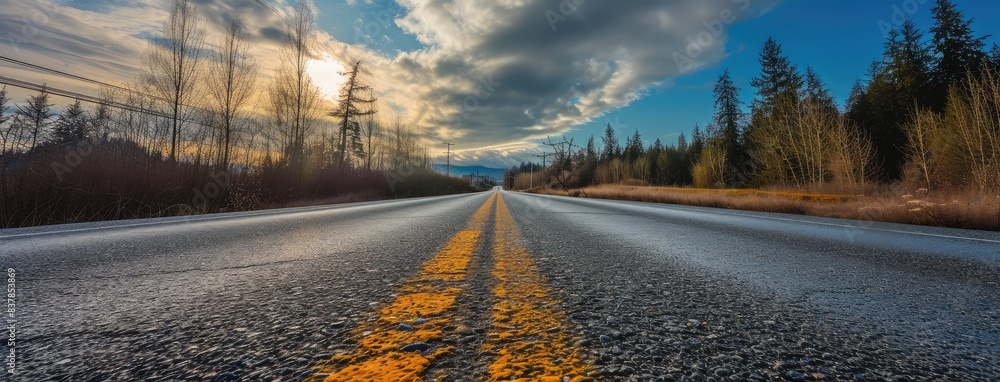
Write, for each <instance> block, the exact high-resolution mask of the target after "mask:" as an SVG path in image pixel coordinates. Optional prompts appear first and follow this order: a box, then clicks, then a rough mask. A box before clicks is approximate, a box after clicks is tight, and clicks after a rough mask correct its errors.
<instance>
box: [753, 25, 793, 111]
mask: <svg viewBox="0 0 1000 382" xmlns="http://www.w3.org/2000/svg"><path fill="white" fill-rule="evenodd" d="M759 62H760V77H757V78H754V79H753V80H751V81H750V85H752V86H753V87H755V88H757V98H756V99H754V102H753V105H752V107H753V110H754V113H757V112H764V113H770V110H772V109H773V108H774V107H775V105H776V104H777V103H778V102H779V100H780V98H781V97H788V99H798V98H799V97H798V92H799V90H800V89H801V88H802V85H803V80H802V75H800V74H799V72H798V68H797V67H796V66H795V65H794V64H792V62H791V61H790V60H789V59H788V56H785V54H784V53H783V52H782V50H781V44H778V42H777V41H775V40H774V38H773V37H768V38H767V41H766V42H765V43H764V48H763V49H761V52H760V59H759Z"/></svg>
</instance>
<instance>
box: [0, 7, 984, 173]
mask: <svg viewBox="0 0 1000 382" xmlns="http://www.w3.org/2000/svg"><path fill="white" fill-rule="evenodd" d="M192 1H193V2H194V3H196V4H197V5H198V7H199V12H200V13H201V14H202V15H203V16H204V17H205V20H206V29H207V30H208V35H209V38H208V39H209V41H210V42H211V41H212V39H213V37H214V36H218V35H219V34H220V32H221V31H222V29H223V26H224V25H225V23H226V22H228V21H229V20H230V19H231V18H232V17H233V16H234V15H239V16H240V17H241V18H243V20H244V22H245V23H246V24H247V25H248V26H249V28H250V29H251V34H252V43H253V54H254V55H255V57H257V59H258V60H259V63H260V65H261V69H262V77H263V78H262V82H264V83H266V82H267V81H269V79H270V78H269V73H270V72H271V70H273V68H275V67H277V66H278V64H279V62H278V61H277V60H278V58H277V57H278V55H277V54H276V52H277V50H278V44H279V42H280V40H281V25H282V22H281V17H282V16H283V15H286V14H287V13H288V12H290V10H291V9H292V7H293V6H295V4H296V1H297V0H260V1H259V2H258V1H256V0H192ZM261 3H263V4H264V6H262V5H261ZM956 3H957V4H958V7H959V8H960V9H961V10H962V11H964V12H965V14H966V16H970V17H973V18H974V19H975V22H974V24H973V27H974V29H975V30H976V32H977V33H978V34H980V35H990V34H994V33H997V31H996V29H997V28H996V26H997V25H1000V12H998V11H1000V4H998V3H997V2H994V1H974V0H956ZM0 6H2V7H3V9H4V13H3V14H0V32H2V33H0V37H3V36H6V38H0V39H2V40H4V41H2V42H0V56H3V57H8V58H14V59H17V60H21V61H26V62H29V63H33V64H38V65H44V66H48V67H50V68H53V69H58V70H63V71H66V72H69V73H72V74H75V75H79V76H84V77H87V78H92V79H98V80H101V81H106V82H110V83H121V82H124V81H131V80H134V79H135V77H136V75H137V73H138V68H139V67H140V66H141V64H142V63H141V56H142V52H143V51H144V50H145V49H146V47H147V45H148V42H149V40H150V39H151V38H154V37H155V36H157V35H158V34H159V33H160V30H161V28H162V24H163V21H164V20H165V19H166V15H167V12H168V10H169V6H170V1H167V0H58V1H56V0H0ZM265 6H266V7H265ZM931 7H933V0H892V1H889V0H842V1H836V2H834V1H801V0H800V1H794V0H784V1H782V0H630V1H610V0H398V1H392V0H332V1H322V0H321V1H317V4H316V8H317V11H318V17H317V27H318V30H319V32H318V33H319V38H318V40H319V43H318V46H317V47H316V49H315V52H314V56H315V60H314V62H313V63H312V65H311V66H310V73H311V74H312V76H313V78H314V79H315V80H316V82H317V84H318V85H319V86H320V87H321V89H323V91H324V93H325V94H326V96H327V97H328V98H330V99H333V98H335V97H336V93H337V89H338V87H339V85H340V83H341V82H342V81H343V78H342V76H341V75H340V74H339V72H340V71H342V70H343V67H344V65H345V64H349V63H353V62H358V61H360V62H362V67H363V68H364V70H365V77H364V78H365V80H366V81H367V82H369V83H370V84H371V85H372V86H373V87H374V88H375V89H376V91H377V95H378V97H379V99H380V100H381V101H382V102H383V104H384V106H383V108H382V110H386V111H388V110H391V111H393V112H394V113H395V114H398V115H399V117H400V118H403V119H404V120H405V121H406V122H407V123H409V124H411V125H413V126H415V127H417V128H419V129H420V131H421V132H422V134H423V135H424V137H425V138H426V142H427V144H428V145H429V147H431V148H432V155H433V156H434V160H435V162H442V163H443V162H444V159H445V158H444V153H445V146H444V145H443V144H441V143H440V142H442V141H450V142H453V143H455V146H454V147H453V148H452V150H453V153H452V163H454V164H459V165H483V166H488V167H505V166H510V165H513V164H516V163H519V162H521V161H526V160H537V159H538V158H535V157H534V156H535V155H537V154H540V153H542V152H544V151H545V149H546V147H545V146H543V145H541V142H542V141H544V140H545V139H546V137H549V136H552V137H559V136H561V135H566V136H567V137H569V138H572V139H574V140H575V141H576V142H578V143H583V142H585V141H586V139H587V138H588V137H590V136H591V135H594V136H600V134H602V132H603V130H604V127H605V126H606V125H607V124H608V123H611V124H612V125H613V126H615V128H616V129H617V131H618V133H619V135H620V136H622V137H623V138H622V139H624V136H626V135H631V134H632V133H633V131H635V130H638V131H639V132H640V133H641V134H642V136H643V138H644V139H645V140H646V141H647V143H649V142H652V141H653V140H654V139H656V138H660V139H662V140H663V141H664V142H665V143H673V142H676V139H677V136H678V135H679V134H680V133H685V134H690V131H691V129H692V127H693V126H694V125H695V124H696V123H697V124H701V125H702V126H704V125H705V124H707V123H708V121H709V120H710V118H711V115H712V102H713V101H712V91H711V88H712V86H713V85H714V83H715V81H716V79H717V78H718V76H719V75H720V74H721V73H722V72H723V71H724V70H726V69H729V70H730V71H731V73H732V75H733V77H734V80H735V82H736V85H737V86H739V87H740V88H741V89H742V91H741V97H742V99H743V100H744V102H745V103H747V104H749V102H750V100H752V98H753V93H754V89H753V88H752V87H751V86H750V80H751V79H752V78H753V77H755V76H757V73H758V72H759V65H758V63H757V59H758V52H759V50H760V48H761V46H762V45H763V43H764V41H765V40H766V39H767V38H768V36H773V37H774V38H775V39H776V40H777V41H778V42H779V43H781V44H782V46H783V48H784V51H785V53H786V54H788V55H789V56H790V58H791V60H792V61H793V62H794V63H796V64H797V65H798V66H799V68H800V69H802V70H804V69H805V67H806V66H807V65H811V66H812V67H813V68H814V69H815V70H816V71H817V72H818V73H819V74H820V76H821V77H822V79H823V80H824V81H825V82H826V83H827V84H828V86H829V87H830V89H831V90H832V91H833V93H834V95H835V96H836V97H837V99H838V101H839V102H841V103H842V102H843V100H844V99H845V98H846V97H847V95H848V92H849V90H850V88H851V86H852V85H853V83H854V82H855V81H856V80H857V79H859V78H863V77H864V75H865V72H866V71H867V69H868V67H869V65H870V63H871V61H872V60H873V59H875V58H877V57H878V56H879V55H880V54H881V52H882V44H883V42H884V37H883V32H884V30H885V28H887V27H891V25H893V24H895V23H897V22H899V21H900V20H902V17H903V16H909V17H912V18H913V19H914V20H915V21H917V23H918V25H919V26H920V27H921V29H922V30H924V31H927V30H928V29H929V27H930V25H931V19H930V9H931ZM988 41H989V42H988V44H992V42H994V41H997V39H996V38H993V37H990V38H989V40H988ZM0 75H3V76H7V77H15V78H18V79H23V80H28V81H36V82H41V81H46V82H48V83H49V84H50V85H52V86H56V87H61V88H65V89H70V90H75V91H79V92H82V93H85V94H93V95H96V93H97V89H96V86H95V85H93V84H88V83H81V82H79V81H74V80H69V79H66V78H61V77H58V76H54V75H52V74H47V73H39V72H37V71H33V70H28V69H26V68H23V67H18V66H15V65H10V64H4V63H0ZM13 93H14V95H15V98H16V97H17V95H18V93H17V92H13Z"/></svg>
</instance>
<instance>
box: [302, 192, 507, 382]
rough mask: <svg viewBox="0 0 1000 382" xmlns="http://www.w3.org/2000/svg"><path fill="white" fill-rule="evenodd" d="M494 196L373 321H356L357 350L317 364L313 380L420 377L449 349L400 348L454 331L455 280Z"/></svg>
mask: <svg viewBox="0 0 1000 382" xmlns="http://www.w3.org/2000/svg"><path fill="white" fill-rule="evenodd" d="M497 195H498V194H497V193H494V194H493V195H492V196H490V198H489V199H487V200H486V203H484V204H483V205H482V206H480V207H479V209H478V210H476V212H475V213H474V214H473V215H472V218H471V219H469V222H468V224H467V226H466V228H465V230H463V231H460V232H459V233H458V234H456V235H455V236H454V237H452V238H451V240H449V241H448V243H447V244H445V246H444V248H442V249H441V250H440V251H438V252H437V253H436V254H435V255H434V257H433V258H431V259H430V260H428V261H427V262H426V263H424V265H423V267H422V268H421V270H420V272H418V273H417V274H416V275H415V276H414V277H413V278H411V279H410V280H408V281H407V282H406V283H405V284H404V285H403V286H402V288H401V293H400V294H399V295H398V296H396V298H395V299H394V300H393V301H392V302H391V303H389V304H388V305H386V306H384V307H382V309H381V310H380V311H379V318H378V319H377V320H374V321H372V322H367V323H362V324H360V325H358V328H357V329H356V330H355V336H356V337H357V338H359V341H358V349H357V351H355V352H354V353H352V354H346V355H338V356H334V357H333V358H332V359H330V360H328V361H326V362H325V363H323V364H320V365H318V366H316V368H315V369H314V373H313V378H312V380H314V381H319V380H322V381H324V382H340V381H373V382H374V381H386V382H389V381H392V382H399V381H402V382H408V381H422V379H421V374H422V373H423V372H424V370H426V369H427V367H428V366H429V365H430V363H431V362H432V361H433V360H434V359H436V358H437V357H440V356H442V355H444V354H447V353H448V352H449V351H450V348H449V347H447V346H443V347H433V348H426V349H425V348H422V346H420V345H418V346H417V349H416V350H413V349H407V350H409V351H403V347H405V346H408V345H414V344H431V343H435V342H439V341H441V340H443V339H444V337H445V335H446V334H447V333H446V332H450V331H454V325H452V324H451V322H452V319H453V317H452V316H453V310H454V308H455V301H456V299H457V298H458V297H459V296H460V295H461V294H462V292H463V289H462V288H461V285H460V284H461V283H462V282H463V281H465V280H466V274H467V269H468V266H469V263H470V261H471V260H472V256H473V254H474V253H475V251H476V247H477V246H478V243H479V239H480V236H481V233H482V230H483V225H484V224H485V223H486V220H487V218H488V217H489V215H490V212H491V210H492V207H493V204H494V202H495V200H496V199H497ZM400 324H406V325H407V326H408V327H402V326H401V325H400Z"/></svg>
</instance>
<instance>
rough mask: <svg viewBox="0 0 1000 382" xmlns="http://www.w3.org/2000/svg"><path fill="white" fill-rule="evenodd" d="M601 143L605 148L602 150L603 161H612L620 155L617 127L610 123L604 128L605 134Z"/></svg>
mask: <svg viewBox="0 0 1000 382" xmlns="http://www.w3.org/2000/svg"><path fill="white" fill-rule="evenodd" d="M601 143H602V144H603V145H604V149H603V150H602V152H601V162H610V161H611V160H612V159H614V158H617V157H618V156H619V154H620V152H621V146H619V144H618V135H617V134H615V128H614V127H612V126H611V123H608V127H607V128H606V129H604V136H603V137H601Z"/></svg>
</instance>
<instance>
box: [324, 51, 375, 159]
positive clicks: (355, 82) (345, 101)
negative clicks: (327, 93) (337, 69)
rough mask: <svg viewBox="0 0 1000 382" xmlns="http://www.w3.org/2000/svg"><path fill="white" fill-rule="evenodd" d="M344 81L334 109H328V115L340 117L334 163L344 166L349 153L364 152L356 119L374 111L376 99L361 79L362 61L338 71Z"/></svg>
mask: <svg viewBox="0 0 1000 382" xmlns="http://www.w3.org/2000/svg"><path fill="white" fill-rule="evenodd" d="M340 74H341V75H343V76H344V77H345V78H347V81H346V82H344V85H343V86H342V87H341V90H340V99H339V100H338V102H337V109H336V110H334V111H332V112H330V116H331V117H336V118H338V119H340V131H339V133H338V134H337V138H336V140H335V147H336V154H337V157H336V164H337V168H338V169H343V168H344V166H345V165H347V164H348V163H347V162H348V160H349V159H350V157H349V155H351V154H353V155H355V156H357V157H363V156H364V155H365V150H364V144H363V143H362V141H361V124H360V123H359V122H358V120H357V119H358V118H360V117H364V116H369V115H373V114H375V113H377V112H378V111H377V110H376V109H375V102H376V101H377V99H376V98H375V97H373V96H372V95H371V94H372V93H373V89H372V87H371V86H369V85H366V84H363V83H362V82H361V78H360V76H359V75H360V74H361V62H360V61H358V62H356V63H355V64H354V65H353V66H352V67H351V69H350V70H348V71H345V72H342V73H340Z"/></svg>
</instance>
